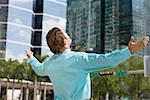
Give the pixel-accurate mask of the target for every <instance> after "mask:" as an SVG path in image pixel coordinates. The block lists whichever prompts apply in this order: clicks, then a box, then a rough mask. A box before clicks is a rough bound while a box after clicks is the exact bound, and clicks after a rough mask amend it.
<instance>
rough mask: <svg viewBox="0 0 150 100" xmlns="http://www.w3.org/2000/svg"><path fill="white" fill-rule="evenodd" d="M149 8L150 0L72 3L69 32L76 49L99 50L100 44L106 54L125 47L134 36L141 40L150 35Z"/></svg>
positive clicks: (69, 9) (68, 11)
mask: <svg viewBox="0 0 150 100" xmlns="http://www.w3.org/2000/svg"><path fill="white" fill-rule="evenodd" d="M102 1H103V2H104V3H102ZM89 6H90V7H89ZM103 7H104V8H103ZM102 8H103V9H102ZM149 8H150V1H149V0H74V1H72V2H71V0H68V6H67V32H68V33H69V34H70V35H71V37H72V39H73V45H72V47H73V48H76V47H78V46H83V47H85V48H87V47H89V46H88V44H90V48H94V50H96V48H97V46H98V45H99V47H100V49H99V50H102V48H103V49H104V51H105V52H110V51H113V50H115V49H122V48H125V47H126V46H127V45H128V41H129V40H130V37H131V36H134V37H135V39H137V40H139V39H140V38H141V37H142V36H143V35H146V33H147V32H150V28H149V27H150V10H149ZM89 12H90V13H89ZM102 14H103V15H104V16H101V15H102ZM89 17H90V18H89ZM102 17H104V18H102ZM89 19H90V21H89ZM102 19H104V21H102ZM102 25H104V27H101V26H102ZM89 26H90V27H89ZM89 30H90V31H89ZM102 30H103V31H104V37H103V36H102V35H103V31H102ZM89 33H90V35H89ZM89 36H90V39H89ZM89 40H90V41H89ZM93 40H94V42H92V41H93ZM95 40H96V41H95ZM97 40H103V41H97ZM102 43H103V44H102ZM102 45H104V46H102ZM145 50H147V51H149V50H148V49H145Z"/></svg>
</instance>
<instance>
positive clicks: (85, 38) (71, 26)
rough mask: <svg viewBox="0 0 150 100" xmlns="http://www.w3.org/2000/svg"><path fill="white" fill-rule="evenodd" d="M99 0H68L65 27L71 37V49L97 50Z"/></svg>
mask: <svg viewBox="0 0 150 100" xmlns="http://www.w3.org/2000/svg"><path fill="white" fill-rule="evenodd" d="M100 16H101V14H100V2H99V0H73V1H71V0H68V1H67V28H66V31H67V33H68V34H70V36H71V38H72V40H73V41H72V49H73V50H78V49H80V48H83V49H88V48H93V49H94V50H97V48H98V47H97V46H100V45H96V41H97V40H96V38H98V37H100V35H99V34H100Z"/></svg>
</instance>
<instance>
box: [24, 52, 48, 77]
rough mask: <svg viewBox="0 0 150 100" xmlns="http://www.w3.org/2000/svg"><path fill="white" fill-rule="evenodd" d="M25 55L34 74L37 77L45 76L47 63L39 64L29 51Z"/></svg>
mask: <svg viewBox="0 0 150 100" xmlns="http://www.w3.org/2000/svg"><path fill="white" fill-rule="evenodd" d="M26 55H27V57H28V58H29V63H30V64H31V66H32V69H33V70H34V72H35V73H36V74H38V75H39V76H46V75H47V74H46V73H47V72H46V63H47V61H44V62H43V63H40V62H39V61H38V60H37V59H36V58H35V57H34V56H33V53H32V52H31V51H29V50H27V51H26Z"/></svg>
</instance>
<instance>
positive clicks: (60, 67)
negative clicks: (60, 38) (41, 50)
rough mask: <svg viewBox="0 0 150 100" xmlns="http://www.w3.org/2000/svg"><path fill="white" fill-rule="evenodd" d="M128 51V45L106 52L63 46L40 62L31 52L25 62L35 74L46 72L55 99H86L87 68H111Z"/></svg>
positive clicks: (121, 60)
mask: <svg viewBox="0 0 150 100" xmlns="http://www.w3.org/2000/svg"><path fill="white" fill-rule="evenodd" d="M131 56H132V54H131V52H130V51H129V49H128V48H125V49H122V50H115V51H113V52H112V53H108V54H94V53H84V52H73V51H71V50H70V49H66V50H65V51H64V52H63V53H61V54H55V55H53V56H51V57H49V58H48V59H47V60H45V61H44V62H43V63H40V62H39V61H38V60H37V59H36V58H35V57H33V56H31V57H30V59H29V62H30V64H31V66H32V69H33V70H34V71H35V73H36V74H38V75H39V76H48V77H49V78H50V79H51V81H52V83H53V89H54V98H55V100H88V99H90V97H91V81H90V75H89V73H90V72H93V71H98V70H104V69H106V68H112V67H114V66H116V65H118V64H119V63H121V62H123V61H125V60H126V59H128V58H129V57H131Z"/></svg>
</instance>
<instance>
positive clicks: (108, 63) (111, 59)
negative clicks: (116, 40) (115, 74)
mask: <svg viewBox="0 0 150 100" xmlns="http://www.w3.org/2000/svg"><path fill="white" fill-rule="evenodd" d="M148 40H149V39H148V38H147V37H144V38H143V39H142V40H141V41H139V42H135V41H133V40H131V41H129V46H128V47H127V48H125V49H122V50H115V51H113V52H111V53H108V54H92V53H81V54H79V55H78V59H77V61H78V63H79V64H80V67H81V68H82V69H83V70H84V71H86V72H92V71H98V70H103V69H106V68H112V67H114V66H116V65H118V64H119V63H121V62H123V61H125V60H126V59H128V58H129V57H131V56H132V53H135V52H137V51H139V50H141V49H143V48H144V47H145V46H146V45H147V44H148Z"/></svg>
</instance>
